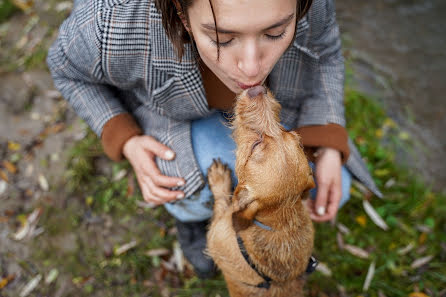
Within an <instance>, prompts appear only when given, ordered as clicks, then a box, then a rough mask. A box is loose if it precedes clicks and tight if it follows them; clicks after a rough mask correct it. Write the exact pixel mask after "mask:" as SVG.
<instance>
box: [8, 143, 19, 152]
mask: <svg viewBox="0 0 446 297" xmlns="http://www.w3.org/2000/svg"><path fill="white" fill-rule="evenodd" d="M8 149H9V150H10V151H18V150H19V149H20V143H17V142H14V141H8Z"/></svg>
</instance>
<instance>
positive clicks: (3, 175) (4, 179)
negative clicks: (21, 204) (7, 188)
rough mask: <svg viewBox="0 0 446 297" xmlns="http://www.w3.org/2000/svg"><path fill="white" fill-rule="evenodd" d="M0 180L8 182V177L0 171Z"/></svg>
mask: <svg viewBox="0 0 446 297" xmlns="http://www.w3.org/2000/svg"><path fill="white" fill-rule="evenodd" d="M0 178H1V179H2V180H3V181H5V182H9V178H8V175H7V174H6V173H5V172H4V171H3V170H1V169H0Z"/></svg>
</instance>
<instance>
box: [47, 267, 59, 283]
mask: <svg viewBox="0 0 446 297" xmlns="http://www.w3.org/2000/svg"><path fill="white" fill-rule="evenodd" d="M58 275H59V271H58V270H57V269H56V268H53V269H51V271H50V272H49V273H48V275H47V277H46V278H45V284H47V285H49V284H51V283H52V282H54V280H55V279H56V278H57V276H58Z"/></svg>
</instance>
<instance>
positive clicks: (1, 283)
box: [0, 274, 15, 290]
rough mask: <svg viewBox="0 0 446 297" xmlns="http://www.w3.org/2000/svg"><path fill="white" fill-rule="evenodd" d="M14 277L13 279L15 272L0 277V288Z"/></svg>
mask: <svg viewBox="0 0 446 297" xmlns="http://www.w3.org/2000/svg"><path fill="white" fill-rule="evenodd" d="M14 279H15V274H12V275H8V276H7V277H4V278H0V290H1V289H3V288H4V287H6V286H7V285H8V284H9V283H10V282H11V281H13V280H14Z"/></svg>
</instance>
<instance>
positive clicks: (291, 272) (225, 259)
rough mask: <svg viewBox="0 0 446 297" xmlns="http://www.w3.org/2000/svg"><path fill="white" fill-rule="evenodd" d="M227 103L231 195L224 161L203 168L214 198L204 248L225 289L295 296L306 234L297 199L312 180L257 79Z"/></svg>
mask: <svg viewBox="0 0 446 297" xmlns="http://www.w3.org/2000/svg"><path fill="white" fill-rule="evenodd" d="M234 111H235V117H234V119H233V121H232V124H233V128H234V132H233V137H234V140H235V142H236V144H237V150H236V165H235V171H236V175H237V177H238V185H237V187H236V189H235V191H234V194H233V195H231V178H230V171H229V169H228V168H227V167H226V166H225V165H223V164H221V163H219V162H218V161H215V162H214V163H213V164H212V166H211V167H210V168H209V170H208V179H209V185H210V188H211V190H212V193H213V194H214V198H215V204H214V215H213V218H212V223H211V226H210V230H209V232H208V235H207V240H208V253H209V254H210V256H211V257H212V258H213V259H214V261H215V262H216V263H217V265H218V267H219V268H220V269H221V270H222V272H223V275H224V277H225V280H226V283H227V286H228V290H229V293H230V295H231V296H232V297H236V296H243V297H246V296H302V286H303V282H304V280H303V277H302V275H303V274H304V272H305V270H306V269H307V265H308V263H309V258H310V256H311V252H312V249H313V238H314V231H313V225H312V222H311V220H310V217H309V215H308V213H307V211H306V209H305V208H304V206H303V204H302V199H304V198H306V196H307V195H308V190H310V189H311V188H313V187H314V180H313V176H312V172H311V168H310V167H309V165H308V161H307V159H306V157H305V154H304V152H303V150H302V146H301V143H300V139H299V136H298V135H297V134H296V133H295V132H287V131H286V130H285V129H284V128H283V127H282V126H281V125H280V122H279V112H280V104H279V103H278V102H277V101H276V100H275V99H274V97H273V95H272V94H271V93H270V92H269V91H267V90H266V89H265V88H264V87H262V86H257V87H254V88H251V89H249V90H246V91H244V92H243V93H241V94H240V95H239V96H238V98H237V102H236V106H235V110H234ZM259 222H260V223H259ZM241 250H243V252H242V251H241ZM243 254H244V255H243ZM248 262H251V264H249V263H248ZM256 270H257V271H256Z"/></svg>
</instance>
